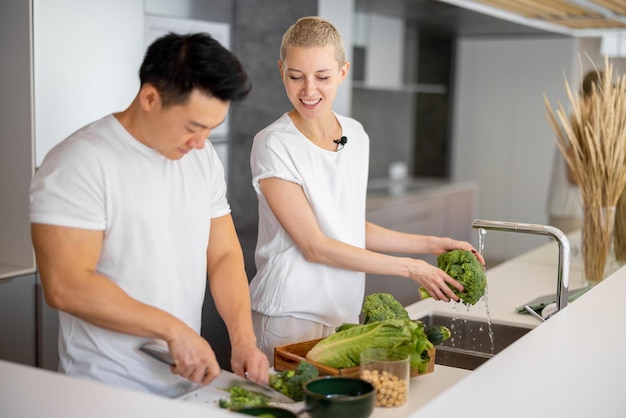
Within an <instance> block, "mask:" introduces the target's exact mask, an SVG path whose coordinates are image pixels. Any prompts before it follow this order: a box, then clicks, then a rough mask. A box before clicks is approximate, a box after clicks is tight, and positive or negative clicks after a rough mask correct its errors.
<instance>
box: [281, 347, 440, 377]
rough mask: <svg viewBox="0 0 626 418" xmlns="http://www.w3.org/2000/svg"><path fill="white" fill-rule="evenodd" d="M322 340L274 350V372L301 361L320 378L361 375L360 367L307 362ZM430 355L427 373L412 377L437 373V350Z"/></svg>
mask: <svg viewBox="0 0 626 418" xmlns="http://www.w3.org/2000/svg"><path fill="white" fill-rule="evenodd" d="M321 340H323V338H320V339H317V340H310V341H303V342H299V343H294V344H288V345H281V346H279V347H276V348H274V370H276V371H279V372H282V371H285V370H291V369H295V368H296V367H298V364H300V362H301V361H306V362H309V363H311V364H312V365H314V366H315V367H316V368H317V370H319V373H320V376H358V375H359V374H360V372H361V368H360V367H358V366H357V367H349V368H345V369H335V368H334V367H330V366H326V365H324V364H320V363H317V362H314V361H310V360H307V359H306V355H307V353H308V352H309V351H310V350H311V348H313V346H314V345H315V344H317V343H318V342H320V341H321ZM428 355H429V356H430V361H429V362H428V366H427V368H426V371H425V372H424V373H419V372H418V371H417V370H415V369H411V377H416V376H421V375H423V374H427V373H432V372H434V371H435V349H434V348H433V349H431V350H428Z"/></svg>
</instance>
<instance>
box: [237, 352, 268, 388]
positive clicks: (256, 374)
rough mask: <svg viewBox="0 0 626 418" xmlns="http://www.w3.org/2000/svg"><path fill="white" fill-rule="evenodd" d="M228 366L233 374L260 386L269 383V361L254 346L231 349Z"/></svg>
mask: <svg viewBox="0 0 626 418" xmlns="http://www.w3.org/2000/svg"><path fill="white" fill-rule="evenodd" d="M230 364H231V367H232V368H233V372H234V373H235V374H237V375H239V376H244V377H247V378H248V379H250V380H252V381H253V382H256V383H260V384H262V385H267V384H268V383H269V376H270V372H269V370H270V364H269V360H268V359H267V357H266V356H265V354H263V352H262V351H261V350H259V349H258V348H257V347H256V346H255V345H247V346H241V345H239V346H236V347H233V348H232V353H231V360H230Z"/></svg>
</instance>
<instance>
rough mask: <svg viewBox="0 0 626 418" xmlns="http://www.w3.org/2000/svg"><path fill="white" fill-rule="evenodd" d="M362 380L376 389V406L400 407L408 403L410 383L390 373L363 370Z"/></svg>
mask: <svg viewBox="0 0 626 418" xmlns="http://www.w3.org/2000/svg"><path fill="white" fill-rule="evenodd" d="M361 379H363V380H366V381H368V382H370V383H371V384H372V386H374V389H376V406H381V407H391V406H400V405H403V404H404V403H405V402H406V398H407V388H408V382H407V381H406V380H405V379H401V378H399V377H398V376H395V375H392V374H390V373H389V372H386V371H384V372H382V373H379V372H378V370H363V372H362V373H361Z"/></svg>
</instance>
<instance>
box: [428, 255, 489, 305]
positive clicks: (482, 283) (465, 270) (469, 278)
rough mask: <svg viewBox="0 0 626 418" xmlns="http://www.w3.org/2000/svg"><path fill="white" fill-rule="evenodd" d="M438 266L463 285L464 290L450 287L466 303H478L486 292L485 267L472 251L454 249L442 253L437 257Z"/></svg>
mask: <svg viewBox="0 0 626 418" xmlns="http://www.w3.org/2000/svg"><path fill="white" fill-rule="evenodd" d="M437 267H439V268H440V269H441V270H443V271H445V272H446V273H448V275H449V276H450V277H452V278H453V279H455V280H457V281H458V282H459V283H461V284H462V285H463V288H464V291H463V292H459V291H458V290H457V289H456V288H455V287H453V286H450V288H451V289H452V290H453V291H454V294H455V295H457V296H458V297H459V298H460V299H461V301H462V302H463V303H465V304H466V305H474V304H476V302H478V301H479V300H480V298H482V297H483V295H484V294H485V288H486V287H487V277H486V275H485V269H484V267H483V266H482V264H480V262H479V261H478V259H477V258H476V256H475V255H474V254H473V253H472V252H471V251H467V250H452V251H448V252H445V253H442V254H440V255H439V257H437Z"/></svg>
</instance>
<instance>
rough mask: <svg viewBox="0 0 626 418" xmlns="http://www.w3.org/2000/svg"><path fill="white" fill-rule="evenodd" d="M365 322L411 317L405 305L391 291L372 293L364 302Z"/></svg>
mask: <svg viewBox="0 0 626 418" xmlns="http://www.w3.org/2000/svg"><path fill="white" fill-rule="evenodd" d="M362 313H363V315H364V318H363V324H371V323H372V322H378V321H386V320H387V319H409V313H408V312H407V311H406V309H405V308H404V306H402V304H401V303H400V302H398V301H397V300H396V299H395V298H394V297H393V295H391V294H389V293H372V294H371V295H367V296H365V301H364V302H363V311H362Z"/></svg>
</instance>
